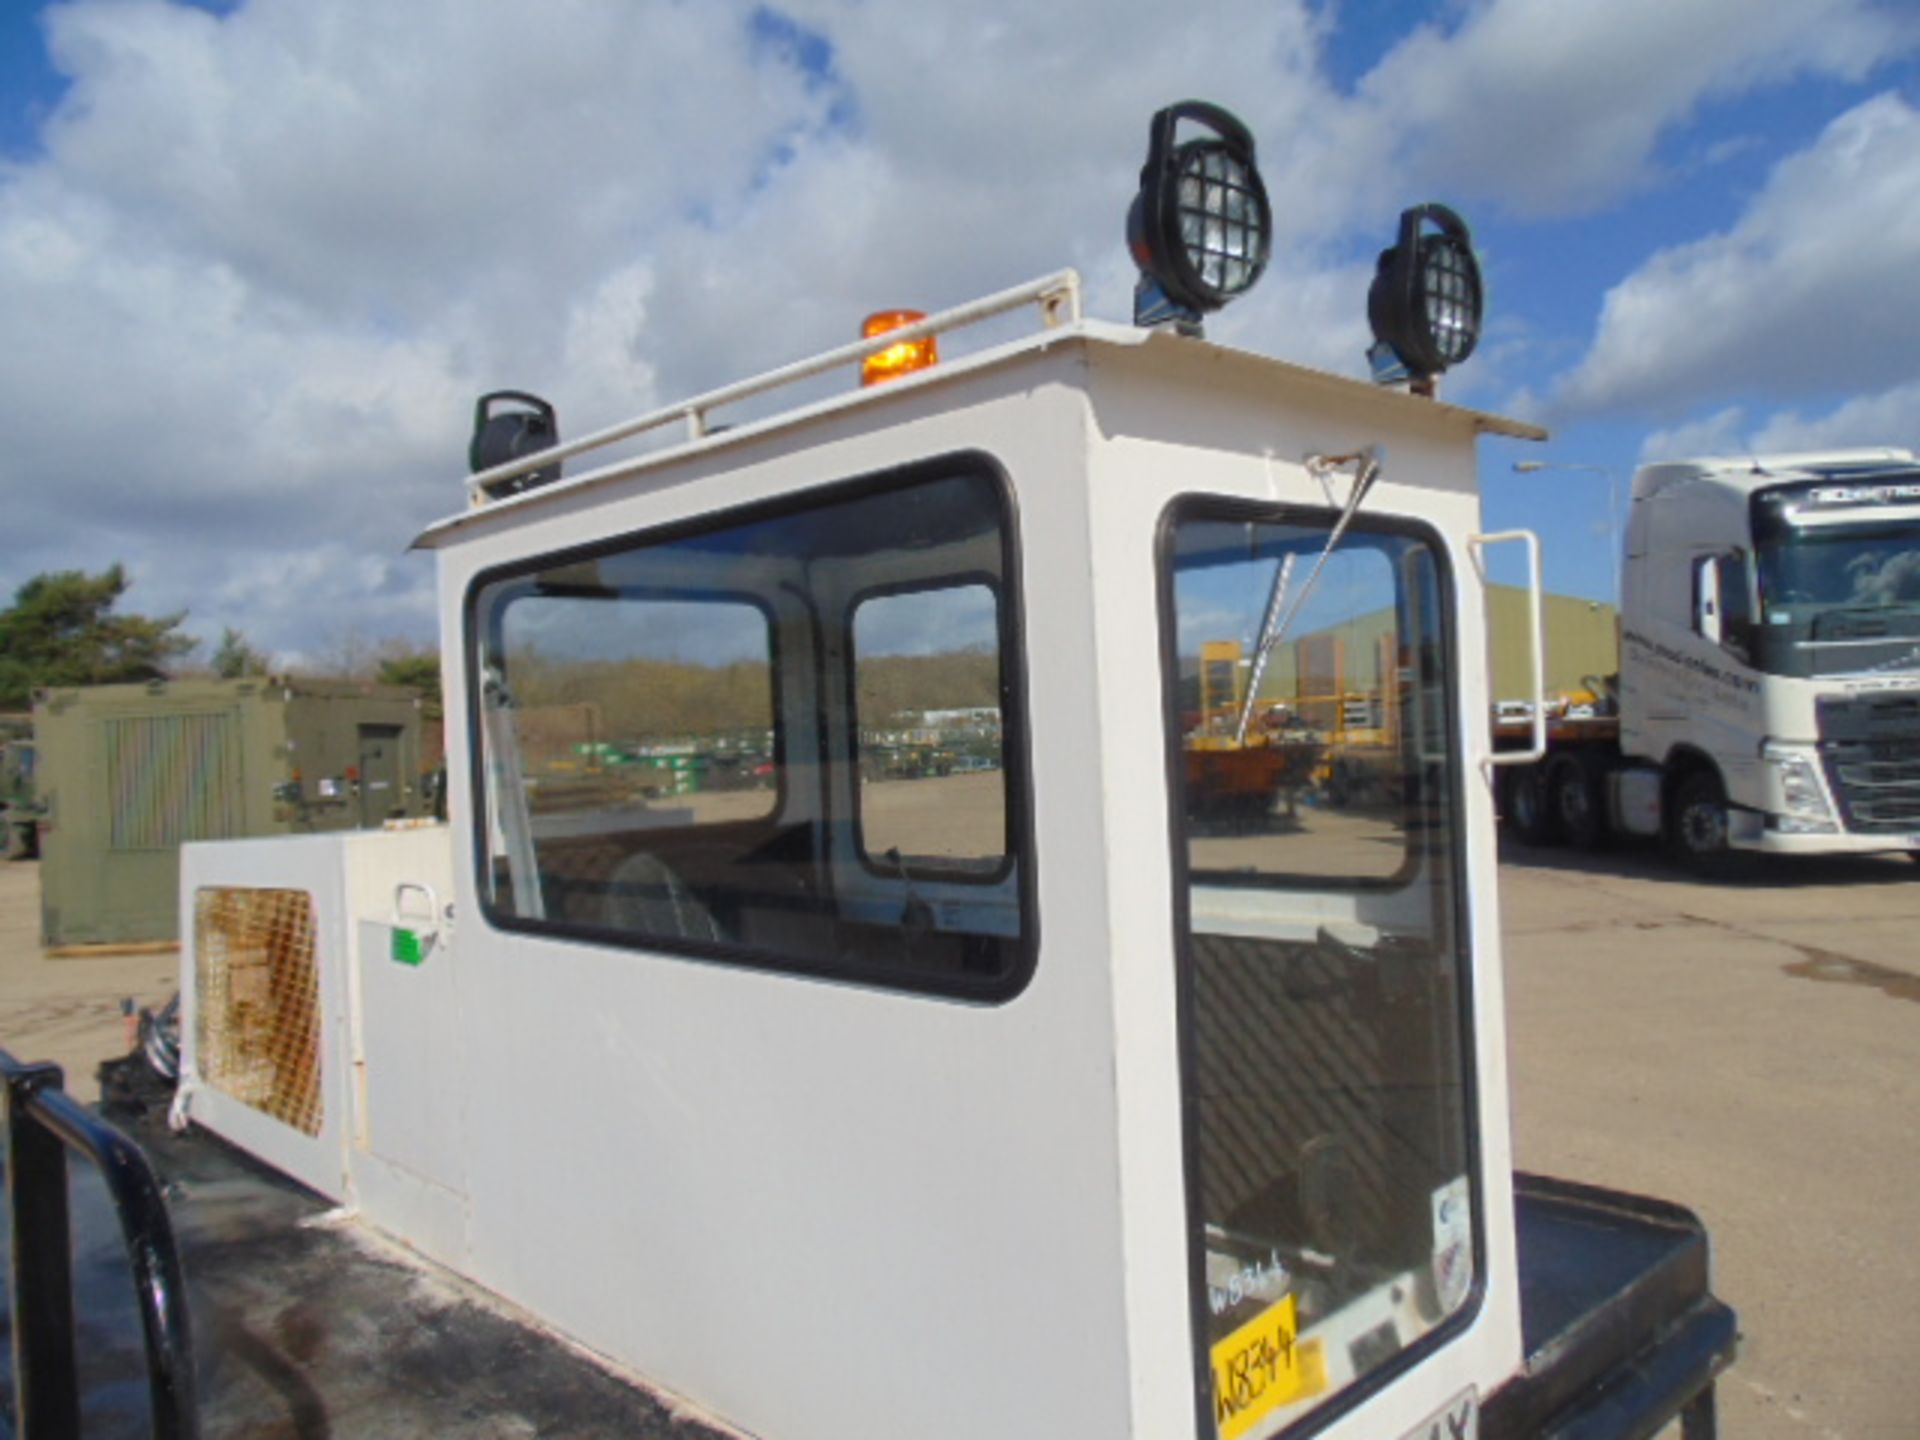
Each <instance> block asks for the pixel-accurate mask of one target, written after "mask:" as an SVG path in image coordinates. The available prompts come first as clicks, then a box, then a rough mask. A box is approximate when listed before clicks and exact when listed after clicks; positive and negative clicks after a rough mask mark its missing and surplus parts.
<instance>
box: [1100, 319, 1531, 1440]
mask: <svg viewBox="0 0 1920 1440" xmlns="http://www.w3.org/2000/svg"><path fill="white" fill-rule="evenodd" d="M1183 358H1184V357H1180V356H1178V355H1177V354H1175V355H1170V356H1168V357H1167V358H1166V360H1165V363H1164V364H1163V365H1157V366H1156V365H1146V364H1141V363H1138V362H1136V361H1135V359H1134V357H1131V356H1127V355H1124V354H1118V353H1115V354H1113V355H1110V356H1109V355H1106V354H1102V355H1101V356H1099V357H1098V360H1097V363H1096V369H1095V396H1096V410H1095V418H1096V423H1097V425H1098V428H1099V430H1100V432H1101V433H1102V434H1104V435H1106V436H1109V437H1113V443H1109V444H1107V445H1104V446H1096V447H1095V451H1094V454H1093V459H1092V464H1093V473H1092V481H1093V484H1094V487H1095V494H1096V497H1097V503H1096V506H1095V509H1094V512H1093V517H1092V520H1093V528H1092V531H1091V537H1090V538H1091V544H1090V547H1089V551H1090V554H1091V556H1092V557H1093V563H1094V609H1095V613H1096V614H1097V615H1098V617H1099V619H1098V628H1099V636H1100V638H1099V642H1098V652H1099V656H1100V660H1101V687H1102V689H1101V707H1100V709H1101V716H1102V730H1101V732H1100V733H1101V738H1102V741H1103V768H1104V770H1105V773H1106V776H1107V784H1106V785H1105V788H1104V796H1105V804H1106V815H1105V820H1106V827H1107V834H1106V841H1107V845H1108V856H1109V864H1110V865H1111V866H1112V877H1111V878H1112V883H1111V885H1110V888H1109V891H1108V894H1109V897H1110V900H1111V902H1112V910H1111V914H1110V919H1109V922H1108V929H1109V932H1110V933H1111V934H1112V935H1113V936H1114V937H1115V940H1114V948H1113V952H1112V957H1113V964H1114V967H1115V970H1116V974H1115V979H1114V996H1115V1005H1116V1026H1115V1028H1116V1033H1117V1036H1118V1045H1119V1050H1118V1055H1117V1064H1118V1069H1117V1074H1118V1077H1119V1082H1120V1095H1121V1110H1120V1119H1121V1157H1122V1184H1123V1190H1124V1195H1125V1211H1124V1215H1125V1223H1126V1246H1127V1257H1128V1259H1127V1277H1128V1291H1127V1310H1128V1332H1129V1336H1128V1338H1129V1346H1130V1350H1131V1354H1132V1365H1131V1371H1132V1405H1133V1428H1132V1430H1131V1432H1130V1433H1132V1434H1135V1435H1140V1436H1159V1435H1179V1434H1189V1433H1191V1430H1192V1426H1193V1423H1194V1421H1193V1416H1194V1403H1195V1395H1194V1382H1193V1355H1194V1343H1193V1336H1192V1327H1191V1323H1190V1320H1189V1315H1190V1299H1189V1296H1190V1290H1189V1277H1188V1255H1187V1252H1186V1249H1185V1243H1186V1233H1187V1232H1186V1224H1187V1219H1186V1216H1187V1196H1186V1194H1185V1192H1184V1178H1183V1177H1184V1156H1183V1154H1182V1151H1181V1138H1180V1137H1181V1116H1180V1108H1179V1107H1180V1095H1181V1080H1180V1074H1179V1056H1178V1044H1177V1036H1176V1034H1175V1026H1174V1015H1175V1008H1176V1007H1175V990H1174V986H1175V977H1174V966H1173V961H1172V956H1171V946H1172V933H1173V916H1172V910H1171V903H1172V896H1171V888H1172V881H1171V875H1170V868H1169V867H1170V859H1169V850H1170V834H1171V829H1170V825H1171V817H1170V815H1169V813H1168V800H1169V796H1168V786H1167V782H1166V778H1165V768H1166V761H1165V753H1166V751H1165V746H1166V739H1165V734H1164V722H1163V718H1162V716H1163V698H1162V691H1161V685H1162V679H1161V674H1160V669H1159V664H1158V650H1159V644H1160V632H1159V616H1158V608H1157V593H1158V583H1159V582H1158V576H1157V574H1156V571H1155V566H1154V544H1153V542H1154V538H1155V536H1156V533H1157V529H1158V523H1159V519H1160V516H1161V514H1162V513H1163V512H1164V510H1165V508H1166V506H1167V505H1168V504H1169V503H1170V502H1171V501H1172V500H1173V499H1175V498H1176V497H1178V496H1180V495H1183V494H1196V493H1204V494H1211V495H1221V496H1228V497H1234V498H1240V499H1246V500H1254V501H1266V502H1282V503H1293V504H1300V505H1306V506H1315V507H1326V506H1329V505H1334V504H1337V502H1338V500H1340V499H1343V498H1344V495H1343V494H1342V495H1339V496H1329V495H1327V494H1325V493H1323V492H1322V491H1321V490H1320V489H1319V487H1318V486H1317V484H1316V482H1314V481H1313V480H1312V479H1311V478H1310V477H1309V476H1308V474H1307V472H1306V470H1305V469H1304V468H1303V466H1302V465H1301V461H1302V460H1303V459H1304V458H1305V457H1306V456H1307V455H1308V454H1311V453H1320V454H1339V453H1350V452H1352V451H1354V450H1357V449H1359V448H1361V447H1362V446H1364V445H1368V444H1378V445H1381V446H1383V448H1384V454H1385V468H1384V473H1383V475H1382V478H1381V479H1380V481H1379V482H1378V483H1377V484H1376V485H1375V487H1374V490H1373V492H1372V495H1371V498H1370V500H1369V502H1368V505H1367V507H1366V511H1367V513H1370V514H1396V515H1403V516H1409V517H1413V518H1417V519H1421V520H1425V521H1426V522H1427V523H1429V524H1431V525H1432V526H1434V527H1435V528H1436V529H1437V530H1438V531H1439V532H1440V534H1441V535H1442V536H1443V537H1444V539H1445V542H1446V546H1447V551H1448V559H1449V563H1450V568H1451V570H1452V572H1453V582H1454V588H1455V592H1456V595H1457V597H1458V601H1459V609H1458V612H1457V613H1456V614H1455V615H1454V617H1453V623H1454V626H1455V641H1456V646H1457V647H1458V652H1459V653H1464V652H1465V647H1467V646H1470V645H1474V644H1476V643H1477V637H1478V636H1481V635H1484V634H1485V628H1484V627H1485V623H1486V622H1485V615H1484V607H1483V598H1482V594H1481V591H1480V587H1479V585H1478V583H1477V582H1476V579H1475V571H1474V567H1473V565H1472V563H1471V557H1470V555H1469V554H1468V551H1467V537H1468V536H1470V535H1471V534H1473V533H1474V532H1476V531H1477V530H1478V529H1479V524H1480V515H1479V502H1478V493H1477V487H1476V478H1475V468H1474V455H1473V446H1472V435H1473V431H1472V428H1471V427H1470V426H1469V425H1466V424H1462V423H1460V419H1459V417H1458V416H1457V414H1449V413H1448V412H1446V411H1445V410H1444V409H1440V408H1434V409H1430V410H1427V411H1422V410H1421V409H1420V408H1419V407H1418V406H1414V407H1413V408H1411V409H1407V408H1406V407H1377V406H1374V405H1372V404H1371V403H1369V402H1370V400H1371V398H1372V397H1370V396H1365V395H1364V394H1355V393H1354V392H1352V391H1350V390H1348V391H1338V392H1334V393H1332V394H1322V393H1311V392H1310V393H1308V394H1304V395H1302V394H1298V393H1294V394H1289V393H1287V392H1285V391H1280V390H1277V389H1261V388H1259V387H1257V386H1253V385H1250V384H1248V383H1247V382H1248V379H1249V377H1245V376H1237V375H1234V374H1232V373H1227V374H1222V375H1209V374H1206V373H1204V371H1205V368H1206V367H1205V360H1204V359H1203V358H1200V357H1196V361H1195V363H1193V364H1192V365H1191V366H1190V367H1183V366H1182V364H1181V362H1182V359H1183ZM1195 371H1202V372H1203V373H1202V374H1199V375H1196V374H1195V373H1194V372H1195ZM1173 440H1178V441H1181V442H1183V443H1180V444H1177V445H1176V444H1170V443H1169V441H1173ZM1457 690H1458V706H1459V713H1458V714H1457V715H1456V716H1455V724H1456V725H1457V727H1458V731H1459V734H1460V735H1461V736H1463V737H1474V736H1478V735H1479V734H1481V733H1483V731H1484V729H1485V723H1486V716H1487V714H1488V713H1489V711H1488V705H1489V697H1488V693H1487V687H1486V677H1485V667H1484V666H1475V665H1464V664H1463V665H1461V666H1460V667H1459V672H1458V675H1457ZM1469 743H1471V741H1469ZM1467 778H1468V783H1467V785H1466V790H1467V795H1466V801H1467V803H1466V808H1465V814H1464V832H1465V833H1464V836H1463V842H1464V844H1465V848H1466V863H1465V873H1466V877H1467V896H1466V901H1467V910H1468V924H1467V931H1468V935H1469V937H1470V941H1469V943H1470V944H1471V946H1472V950H1473V957H1474V959H1473V971H1472V998H1473V1025H1474V1035H1473V1047H1474V1048H1473V1054H1474V1064H1475V1072H1476V1075H1475V1079H1476V1086H1477V1090H1476V1095H1477V1101H1478V1110H1477V1113H1476V1114H1475V1116H1474V1117H1473V1123H1474V1125H1475V1128H1476V1136H1475V1138H1476V1143H1477V1147H1478V1148H1477V1161H1478V1173H1479V1177H1480V1200H1481V1212H1482V1214H1481V1221H1482V1225H1483V1227H1484V1233H1485V1245H1486V1249H1485V1255H1484V1259H1485V1262H1486V1272H1485V1275H1484V1277H1483V1285H1484V1291H1483V1295H1482V1298H1481V1299H1480V1302H1479V1306H1478V1309H1477V1311H1476V1312H1475V1314H1474V1316H1473V1319H1472V1321H1471V1323H1470V1324H1469V1326H1468V1327H1467V1329H1466V1330H1465V1332H1464V1333H1462V1334H1460V1335H1459V1336H1457V1337H1456V1338H1455V1339H1454V1340H1452V1341H1451V1342H1449V1343H1448V1345H1447V1346H1446V1347H1445V1349H1444V1351H1443V1352H1442V1355H1443V1358H1441V1359H1438V1360H1437V1361H1436V1362H1435V1363H1433V1364H1429V1365H1426V1366H1423V1367H1420V1368H1419V1369H1417V1370H1416V1371H1414V1372H1412V1373H1411V1374H1409V1375H1407V1376H1405V1377H1404V1378H1402V1379H1400V1380H1398V1381H1396V1382H1395V1383H1394V1384H1393V1385H1392V1386H1391V1387H1389V1388H1387V1389H1386V1390H1384V1391H1382V1392H1380V1393H1378V1394H1375V1395H1374V1396H1372V1397H1370V1398H1369V1399H1368V1400H1367V1401H1366V1402H1365V1403H1363V1404H1361V1405H1359V1406H1358V1407H1356V1408H1355V1409H1354V1410H1353V1411H1352V1412H1350V1413H1349V1414H1348V1415H1347V1416H1345V1417H1343V1418H1342V1419H1341V1420H1340V1421H1338V1422H1336V1423H1335V1424H1333V1425H1332V1426H1330V1427H1328V1428H1327V1429H1326V1430H1324V1431H1321V1432H1318V1433H1320V1434H1324V1435H1328V1436H1333V1437H1338V1440H1371V1437H1377V1436H1379V1435H1382V1434H1391V1433H1399V1430H1400V1429H1401V1428H1402V1427H1404V1426H1405V1425H1407V1424H1410V1423H1412V1421H1413V1420H1414V1419H1416V1418H1417V1417H1419V1416H1421V1415H1423V1414H1426V1413H1429V1412H1430V1411H1432V1410H1434V1409H1437V1408H1438V1407H1439V1406H1440V1405H1441V1404H1443V1403H1444V1402H1445V1401H1446V1400H1447V1399H1448V1398H1449V1397H1450V1396H1451V1395H1453V1394H1455V1393H1456V1392H1457V1391H1458V1390H1459V1389H1460V1388H1461V1387H1462V1385H1464V1384H1466V1383H1469V1382H1471V1383H1475V1384H1478V1385H1480V1386H1481V1387H1482V1389H1491V1388H1493V1387H1494V1386H1495V1385H1497V1384H1498V1383H1499V1382H1500V1381H1501V1380H1503V1379H1504V1378H1506V1377H1507V1376H1508V1375H1510V1374H1512V1373H1513V1371H1514V1370H1515V1368H1516V1367H1517V1365H1518V1363H1519V1358H1520V1353H1521V1349H1520V1324H1519V1292H1518V1276H1517V1260H1516V1256H1515V1253H1514V1244H1513V1214H1512V1188H1511V1174H1512V1149H1511V1139H1510V1133H1509V1118H1508V1113H1507V1107H1506V1097H1507V1070H1506V1033H1505V1007H1504V998H1503V991H1502V985H1501V974H1500V948H1499V931H1498V923H1499V917H1498V904H1497V896H1496V889H1495V886H1496V869H1495V853H1494V844H1493V811H1492V805H1491V799H1490V794H1489V791H1488V787H1487V786H1486V785H1485V784H1484V783H1482V777H1481V776H1480V774H1479V773H1478V772H1473V771H1469V773H1468V777H1467ZM1326 899H1327V903H1328V906H1329V907H1330V908H1329V917H1330V918H1331V917H1332V916H1333V912H1334V910H1335V909H1337V908H1338V907H1339V906H1341V905H1345V906H1346V907H1348V910H1349V911H1351V907H1352V905H1353V901H1352V899H1351V898H1350V897H1343V896H1339V895H1334V894H1329V895H1328V896H1327V897H1326Z"/></svg>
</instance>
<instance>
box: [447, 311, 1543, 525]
mask: <svg viewBox="0 0 1920 1440" xmlns="http://www.w3.org/2000/svg"><path fill="white" fill-rule="evenodd" d="M915 328H916V329H917V328H918V327H915ZM1072 344H1082V345H1085V344H1094V345H1104V346H1112V347H1114V348H1117V349H1133V348H1137V347H1140V346H1144V345H1149V344H1153V345H1203V346H1206V347H1207V348H1208V349H1209V350H1210V351H1211V352H1212V353H1214V354H1217V355H1220V356H1224V357H1228V358H1230V359H1232V360H1233V361H1235V362H1236V363H1242V364H1249V365H1252V366H1256V367H1259V368H1261V369H1264V370H1266V371H1268V372H1269V373H1271V374H1273V375H1274V376H1275V377H1276V378H1278V377H1281V376H1284V377H1286V378H1288V379H1289V380H1291V381H1293V382H1295V383H1299V382H1306V383H1309V384H1313V385H1316V386H1323V387H1326V388H1329V389H1336V390H1344V391H1346V392H1348V393H1349V394H1364V395H1367V396H1369V397H1371V398H1373V399H1375V400H1382V399H1383V400H1385V401H1386V402H1387V403H1389V404H1392V405H1399V406H1410V407H1415V408H1417V409H1418V410H1419V411H1420V412H1421V413H1422V414H1424V415H1427V416H1434V415H1441V416H1445V417H1447V418H1449V419H1453V420H1457V421H1459V422H1461V423H1463V424H1465V425H1467V426H1469V427H1470V428H1471V429H1472V430H1474V431H1475V432H1476V433H1480V434H1489V435H1504V436H1508V437H1511V438H1514V439H1521V440H1544V439H1546V438H1547V432H1546V431H1545V430H1544V429H1542V428H1541V427H1539V426H1537V425H1533V424H1529V423H1528V422H1526V421H1522V420H1515V419H1512V418H1509V417H1507V416H1502V415H1495V414H1491V413H1489V412H1486V411H1481V410H1472V409H1468V408H1466V407H1464V406H1459V405H1451V404H1448V403H1446V402H1444V401H1439V400H1429V399H1425V398H1423V397H1420V396H1415V395H1411V394H1409V393H1408V392H1406V391H1404V390H1392V389H1383V388H1382V387H1380V386H1377V385H1373V384H1371V383H1369V382H1367V381H1364V380H1358V379H1355V378H1353V377H1351V376H1345V375H1336V374H1333V373H1332V372H1330V371H1325V370H1316V369H1314V368H1312V367H1311V366H1306V365H1300V364H1297V363H1295V362H1293V361H1289V360H1280V359H1276V358H1275V357H1273V356H1270V355H1263V354H1260V353H1258V352H1257V351H1252V350H1243V349H1238V348H1236V347H1232V346H1225V345H1218V344H1215V343H1213V342H1209V341H1205V340H1199V341H1196V340H1190V339H1187V338H1185V337H1182V336H1179V335H1175V334H1173V333H1172V332H1170V331H1158V330H1145V329H1141V328H1140V327H1138V326H1134V325H1121V324H1116V323H1114V322H1112V321H1107V320H1093V319H1079V320H1074V321H1071V322H1069V323H1066V324H1062V325H1056V326H1054V327H1051V328H1048V329H1043V330H1041V331H1039V332H1037V333H1035V334H1031V335H1026V336H1022V337H1020V338H1018V339H1015V340H1011V341H1008V342H1005V343H1004V344H1000V345H995V346H990V347H988V348H987V349H985V350H981V351H979V352H977V353H975V354H971V355H964V356H961V357H959V358H957V359H954V360H943V361H941V362H940V363H939V364H937V365H934V366H932V367H930V368H928V369H925V370H919V371H915V372H914V373H912V374H909V375H904V376H901V377H900V378H898V379H895V380H890V381H888V382H887V383H886V384H884V385H879V386H874V387H870V388H866V389H853V390H849V391H847V392H845V393H844V394H840V395H833V396H829V397H827V398H826V399H824V400H819V401H815V402H814V403H812V404H809V405H802V406H798V407H796V408H794V409H792V410H784V411H781V412H779V413H778V414H775V415H770V416H766V417H764V418H762V419H759V420H751V421H745V422H743V423H741V424H739V425H737V426H734V427H731V428H728V429H724V430H720V431H718V432H710V433H707V434H704V435H701V436H698V437H694V438H689V439H686V440H683V441H681V442H680V443H678V444H676V445H670V446H666V447H663V448H661V449H659V450H654V451H650V452H648V453H646V454H642V455H633V456H627V457H624V458H622V459H619V460H614V461H610V462H608V463H606V464H603V465H600V466H598V467H596V468H594V469H592V470H588V471H583V472H582V473H580V474H578V475H571V476H567V477H566V478H564V479H561V480H558V481H555V482H553V483H552V484H550V485H544V486H541V487H540V488H539V489H536V490H529V491H526V492H524V493H522V494H519V495H513V496H510V497H508V498H506V499H502V500H495V501H493V502H491V503H489V504H487V505H484V506H482V507H479V508H476V509H468V510H462V511H459V512H457V513H455V514H452V515H449V516H446V517H445V518H443V519H441V520H437V521H435V522H434V523H433V524H431V525H429V526H428V527H427V528H426V529H425V530H423V531H421V532H420V534H419V535H418V536H416V537H415V539H414V541H413V543H412V546H411V547H410V548H412V549H417V550H433V549H438V548H440V546H442V545H443V544H445V543H446V542H447V541H449V540H450V539H452V538H453V537H454V536H455V535H457V534H458V533H459V532H461V531H463V530H466V529H469V528H471V527H473V526H477V525H480V524H484V523H488V522H495V521H498V520H499V519H501V518H503V517H505V516H508V515H511V514H513V513H514V512H516V511H522V510H528V511H531V510H535V509H538V508H541V507H543V506H544V505H546V504H547V503H548V502H550V501H552V500H554V499H557V498H559V497H560V496H562V495H578V494H581V493H583V492H585V491H589V490H596V489H599V488H601V487H603V486H605V485H607V484H610V483H612V482H615V481H619V480H624V479H627V478H630V477H632V476H634V475H639V474H644V473H646V472H647V471H650V470H657V469H661V468H663V467H665V466H667V465H670V464H673V463H675V462H678V461H681V460H684V459H686V458H687V457H688V456H690V455H698V454H705V453H708V452H711V451H714V450H718V449H722V448H724V447H726V446H730V445H738V444H741V443H744V442H746V441H748V440H753V439H757V438H760V437H762V436H765V435H768V434H772V433H776V432H778V431H780V430H783V429H787V428H790V427H797V426H800V425H803V424H806V423H808V422H811V421H814V420H817V419H819V418H821V417H823V416H828V415H834V414H839V413H841V412H844V411H848V410H852V409H855V408H858V407H860V406H863V405H874V404H884V403H886V402H888V401H890V400H892V399H894V398H896V397H898V396H901V395H906V394H910V393H915V392H918V391H920V390H922V389H924V388H926V387H928V386H933V385H942V384H949V383H952V382H953V381H955V380H958V379H960V378H962V377H964V376H967V375H972V374H976V373H978V372H980V371H983V370H989V369H993V368H995V367H997V366H1000V365H1004V364H1007V363H1010V362H1011V361H1013V360H1016V359H1018V358H1020V357H1022V356H1025V355H1029V354H1037V353H1043V352H1045V351H1048V350H1052V349H1056V348H1059V347H1061V346H1065V345H1072ZM1406 413H1409V414H1410V413H1411V412H1410V411H1409V412H1406Z"/></svg>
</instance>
